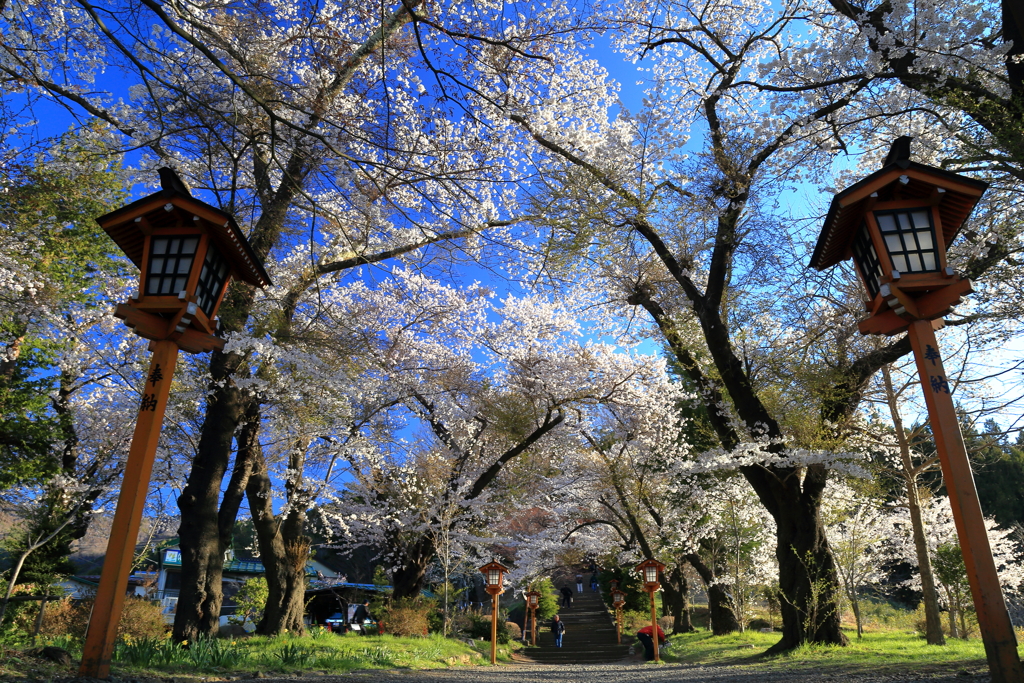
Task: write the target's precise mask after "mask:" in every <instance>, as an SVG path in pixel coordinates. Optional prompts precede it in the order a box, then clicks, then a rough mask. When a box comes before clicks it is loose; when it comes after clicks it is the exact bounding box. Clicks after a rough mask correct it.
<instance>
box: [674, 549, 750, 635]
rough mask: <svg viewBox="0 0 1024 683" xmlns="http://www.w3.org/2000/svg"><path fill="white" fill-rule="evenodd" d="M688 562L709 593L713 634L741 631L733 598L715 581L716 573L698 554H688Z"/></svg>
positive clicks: (709, 609)
mask: <svg viewBox="0 0 1024 683" xmlns="http://www.w3.org/2000/svg"><path fill="white" fill-rule="evenodd" d="M686 561H687V562H689V563H690V566H691V567H693V568H694V569H695V570H696V571H697V575H698V576H700V580H701V581H702V582H703V583H704V589H705V590H706V591H707V593H708V611H709V612H710V614H711V633H712V635H716V636H724V635H727V634H729V633H732V632H733V631H739V630H740V622H739V620H737V619H736V610H735V609H733V605H732V597H731V596H730V595H729V593H728V592H726V590H725V589H724V588H722V585H721V584H720V583H718V582H716V581H715V573H714V571H712V569H711V567H709V566H708V565H707V564H706V563H705V562H704V560H702V559H701V557H700V555H698V554H697V553H687V554H686Z"/></svg>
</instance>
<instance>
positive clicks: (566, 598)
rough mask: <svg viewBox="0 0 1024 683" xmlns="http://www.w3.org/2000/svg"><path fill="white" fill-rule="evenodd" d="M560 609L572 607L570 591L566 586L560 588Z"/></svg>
mask: <svg viewBox="0 0 1024 683" xmlns="http://www.w3.org/2000/svg"><path fill="white" fill-rule="evenodd" d="M562 607H565V608H567V609H568V608H569V607H572V589H571V588H569V587H568V586H562Z"/></svg>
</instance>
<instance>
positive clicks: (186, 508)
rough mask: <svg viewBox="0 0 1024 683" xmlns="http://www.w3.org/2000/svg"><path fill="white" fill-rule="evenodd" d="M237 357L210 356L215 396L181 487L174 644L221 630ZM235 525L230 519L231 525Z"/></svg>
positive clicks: (238, 398)
mask: <svg viewBox="0 0 1024 683" xmlns="http://www.w3.org/2000/svg"><path fill="white" fill-rule="evenodd" d="M241 361H242V359H241V357H239V356H238V354H223V353H221V352H219V351H214V352H213V358H212V360H211V362H210V371H211V372H210V374H211V376H212V379H213V382H212V386H213V393H212V394H211V396H210V397H209V399H208V401H207V405H206V416H205V419H204V421H203V428H202V433H201V435H200V437H199V447H198V449H197V452H196V457H195V459H194V460H193V461H192V470H191V471H190V472H189V475H188V480H187V483H186V485H185V488H184V489H183V490H182V492H181V496H180V497H179V498H178V509H179V510H180V511H181V525H180V526H179V527H178V540H179V546H180V548H181V589H180V592H179V594H178V607H177V612H176V613H175V616H174V629H173V633H172V637H173V639H174V642H176V643H181V642H193V641H195V640H196V638H197V637H198V636H199V635H200V634H202V635H206V636H214V635H216V634H217V632H218V631H219V629H220V608H221V603H222V602H223V592H222V588H221V581H222V578H223V572H224V550H225V547H223V544H222V535H221V525H222V523H223V522H222V519H221V515H220V511H219V509H218V503H219V502H220V489H221V484H222V482H223V481H224V476H225V474H226V473H227V469H228V463H229V461H230V458H231V442H232V440H233V437H234V434H235V430H236V429H237V427H238V425H239V423H240V422H241V420H242V416H243V414H244V412H245V407H246V406H245V399H244V398H243V396H242V393H241V391H240V390H239V389H238V387H237V386H235V384H234V382H233V381H231V378H232V377H233V376H234V374H235V372H236V371H237V369H238V367H239V365H240V364H241ZM232 521H233V520H232Z"/></svg>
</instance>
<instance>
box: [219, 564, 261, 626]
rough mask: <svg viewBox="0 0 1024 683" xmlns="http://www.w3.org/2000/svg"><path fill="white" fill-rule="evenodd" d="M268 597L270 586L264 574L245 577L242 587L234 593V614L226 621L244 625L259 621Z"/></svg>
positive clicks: (254, 623)
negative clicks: (235, 606)
mask: <svg viewBox="0 0 1024 683" xmlns="http://www.w3.org/2000/svg"><path fill="white" fill-rule="evenodd" d="M268 597H270V588H269V586H268V585H267V579H266V577H264V576H254V577H252V578H251V579H246V580H245V582H244V583H243V584H242V587H241V588H239V589H238V592H237V593H236V594H235V604H236V605H238V607H237V609H236V610H235V615H234V616H231V617H228V622H230V623H232V624H238V625H239V626H241V627H243V628H244V627H245V624H246V622H250V623H252V624H253V625H256V624H258V623H259V621H260V619H262V618H263V610H264V609H266V607H267V598H268Z"/></svg>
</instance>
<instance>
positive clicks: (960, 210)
mask: <svg viewBox="0 0 1024 683" xmlns="http://www.w3.org/2000/svg"><path fill="white" fill-rule="evenodd" d="M910 140H911V138H909V137H907V136H903V137H900V138H897V139H896V140H895V141H894V142H893V145H892V149H891V150H890V152H889V155H888V156H887V157H886V159H885V163H884V165H883V166H882V168H881V169H879V170H877V171H875V172H874V173H872V174H871V175H869V176H867V177H866V178H864V179H862V180H860V181H858V182H856V183H854V184H853V185H851V186H850V187H848V188H846V189H845V190H843V191H842V192H840V193H838V194H836V195H835V196H834V197H833V198H832V204H831V205H830V206H829V209H828V215H827V216H826V217H825V225H824V226H823V227H822V229H821V235H820V236H819V237H818V244H817V245H816V246H815V248H814V254H813V255H812V256H811V264H810V265H811V267H812V268H817V269H818V270H824V269H825V268H829V267H831V266H834V265H836V264H837V263H840V262H842V261H845V260H846V259H848V258H851V256H852V248H851V245H852V244H853V239H854V237H856V235H857V231H858V229H859V228H860V226H861V224H862V223H863V221H864V214H865V213H866V212H867V211H869V210H870V209H871V207H872V206H874V205H875V204H876V203H878V202H890V201H900V200H909V201H918V202H920V204H921V205H922V206H931V205H934V206H935V208H936V210H937V212H938V214H939V217H940V220H941V223H942V235H943V242H944V244H946V245H947V246H948V245H949V244H950V243H951V242H952V240H953V238H954V237H955V236H956V234H957V232H959V231H960V228H961V227H962V226H963V224H964V223H965V222H966V221H967V217H968V216H969V215H970V214H971V211H973V210H974V207H975V205H976V204H977V203H978V200H979V199H980V198H981V195H982V194H983V193H984V192H985V190H986V189H987V188H988V183H985V182H982V181H980V180H975V179H974V178H968V177H967V176H962V175H959V174H957V173H952V172H950V171H945V170H943V169H941V168H935V167H934V166H926V165H924V164H919V163H917V162H914V161H911V160H910Z"/></svg>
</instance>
